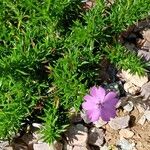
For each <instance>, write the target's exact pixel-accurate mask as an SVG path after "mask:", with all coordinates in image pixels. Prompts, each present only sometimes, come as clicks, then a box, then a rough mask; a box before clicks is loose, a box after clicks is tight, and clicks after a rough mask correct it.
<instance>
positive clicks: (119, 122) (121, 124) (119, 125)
mask: <svg viewBox="0 0 150 150" xmlns="http://www.w3.org/2000/svg"><path fill="white" fill-rule="evenodd" d="M129 120H130V116H129V115H127V116H124V117H116V118H114V119H111V120H110V121H109V123H108V124H109V126H110V127H111V128H112V129H114V130H119V129H123V128H126V127H128V125H129Z"/></svg>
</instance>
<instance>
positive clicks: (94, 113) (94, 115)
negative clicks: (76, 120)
mask: <svg viewBox="0 0 150 150" xmlns="http://www.w3.org/2000/svg"><path fill="white" fill-rule="evenodd" d="M87 117H88V118H89V120H90V121H91V122H95V121H97V120H98V119H99V117H100V109H95V110H89V111H87Z"/></svg>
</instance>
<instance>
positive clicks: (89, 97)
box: [84, 94, 94, 101]
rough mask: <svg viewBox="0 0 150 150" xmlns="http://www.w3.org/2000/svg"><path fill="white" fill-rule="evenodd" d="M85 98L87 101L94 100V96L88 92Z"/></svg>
mask: <svg viewBox="0 0 150 150" xmlns="http://www.w3.org/2000/svg"><path fill="white" fill-rule="evenodd" d="M84 100H86V101H94V97H92V96H90V95H88V94H87V95H85V96H84Z"/></svg>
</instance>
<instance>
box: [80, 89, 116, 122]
mask: <svg viewBox="0 0 150 150" xmlns="http://www.w3.org/2000/svg"><path fill="white" fill-rule="evenodd" d="M84 100H85V101H84V102H83V104H82V108H83V109H84V110H85V112H86V115H87V117H88V119H89V120H90V121H91V122H95V121H97V120H99V117H101V118H102V120H104V121H109V120H110V118H114V117H115V116H116V108H115V106H116V104H117V102H118V98H117V94H116V93H115V92H108V93H107V94H106V90H105V89H104V88H102V87H96V86H94V87H92V88H91V89H90V95H89V94H87V95H86V96H84Z"/></svg>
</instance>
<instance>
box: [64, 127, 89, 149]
mask: <svg viewBox="0 0 150 150" xmlns="http://www.w3.org/2000/svg"><path fill="white" fill-rule="evenodd" d="M87 132H88V129H87V127H85V126H83V125H82V124H77V125H74V126H71V127H70V129H69V130H68V131H67V132H66V134H65V135H66V139H67V141H68V143H69V144H70V145H71V146H86V143H87V139H88V133H87Z"/></svg>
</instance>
